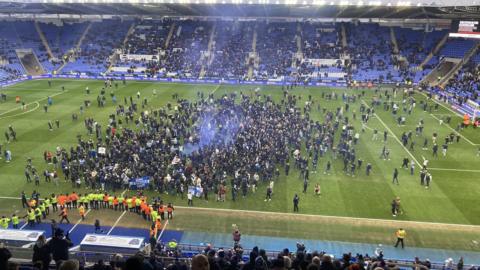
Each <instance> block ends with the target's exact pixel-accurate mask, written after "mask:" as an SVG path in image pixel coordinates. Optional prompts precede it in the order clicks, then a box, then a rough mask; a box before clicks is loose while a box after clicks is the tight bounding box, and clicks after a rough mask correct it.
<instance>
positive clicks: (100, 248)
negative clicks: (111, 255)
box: [80, 234, 145, 254]
mask: <svg viewBox="0 0 480 270" xmlns="http://www.w3.org/2000/svg"><path fill="white" fill-rule="evenodd" d="M144 241H145V239H144V238H142V237H129V236H118V235H103V234H87V235H85V237H84V238H83V240H82V242H80V251H90V252H112V251H115V252H116V253H121V254H135V253H137V252H139V251H141V250H142V249H143V248H144V246H145V243H144Z"/></svg>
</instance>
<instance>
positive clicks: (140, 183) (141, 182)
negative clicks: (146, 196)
mask: <svg viewBox="0 0 480 270" xmlns="http://www.w3.org/2000/svg"><path fill="white" fill-rule="evenodd" d="M149 184H150V177H149V176H144V177H139V178H132V179H130V181H128V185H129V187H130V189H144V188H146V187H148V185H149Z"/></svg>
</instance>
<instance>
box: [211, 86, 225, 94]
mask: <svg viewBox="0 0 480 270" xmlns="http://www.w3.org/2000/svg"><path fill="white" fill-rule="evenodd" d="M220 86H222V84H219V85H217V87H215V89H214V90H213V91H212V92H211V93H210V94H215V92H217V90H218V89H219V88H220Z"/></svg>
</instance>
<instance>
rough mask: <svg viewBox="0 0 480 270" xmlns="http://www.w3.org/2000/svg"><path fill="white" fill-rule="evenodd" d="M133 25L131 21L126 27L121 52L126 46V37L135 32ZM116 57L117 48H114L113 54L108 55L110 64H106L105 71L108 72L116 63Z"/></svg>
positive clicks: (134, 24) (117, 55)
mask: <svg viewBox="0 0 480 270" xmlns="http://www.w3.org/2000/svg"><path fill="white" fill-rule="evenodd" d="M135 26H136V23H135V22H132V24H131V25H130V28H128V31H127V34H126V35H125V38H124V39H123V42H122V53H123V52H124V51H125V47H126V46H127V42H128V39H129V38H130V36H131V35H132V34H133V32H135ZM118 59H119V52H118V50H114V51H113V54H112V55H110V57H109V62H110V65H108V68H107V71H106V73H109V72H110V71H111V70H112V68H113V67H114V66H115V64H117V61H118Z"/></svg>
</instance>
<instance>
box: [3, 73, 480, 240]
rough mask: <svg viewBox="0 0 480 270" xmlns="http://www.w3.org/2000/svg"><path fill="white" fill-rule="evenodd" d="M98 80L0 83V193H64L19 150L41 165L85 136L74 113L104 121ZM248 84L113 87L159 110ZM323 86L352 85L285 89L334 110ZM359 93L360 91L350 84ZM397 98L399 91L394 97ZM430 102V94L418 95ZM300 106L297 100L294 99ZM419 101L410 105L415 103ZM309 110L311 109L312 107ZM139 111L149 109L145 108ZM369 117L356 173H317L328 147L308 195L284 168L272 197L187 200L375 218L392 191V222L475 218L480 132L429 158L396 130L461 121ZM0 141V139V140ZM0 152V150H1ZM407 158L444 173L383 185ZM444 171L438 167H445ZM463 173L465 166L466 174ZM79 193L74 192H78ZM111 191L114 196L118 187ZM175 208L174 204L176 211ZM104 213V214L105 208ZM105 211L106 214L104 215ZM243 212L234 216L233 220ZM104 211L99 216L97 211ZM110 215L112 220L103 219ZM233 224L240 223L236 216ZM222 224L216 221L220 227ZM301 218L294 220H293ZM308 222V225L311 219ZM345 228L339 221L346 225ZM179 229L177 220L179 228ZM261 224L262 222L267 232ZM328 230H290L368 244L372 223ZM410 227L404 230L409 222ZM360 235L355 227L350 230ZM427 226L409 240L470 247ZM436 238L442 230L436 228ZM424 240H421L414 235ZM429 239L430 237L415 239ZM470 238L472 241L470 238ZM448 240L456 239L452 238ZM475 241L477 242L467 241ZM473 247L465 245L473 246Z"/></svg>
mask: <svg viewBox="0 0 480 270" xmlns="http://www.w3.org/2000/svg"><path fill="white" fill-rule="evenodd" d="M61 86H65V89H66V91H65V92H63V91H62V90H61ZM86 86H89V88H90V89H91V94H90V95H89V96H87V95H86V94H85V87H86ZM102 86H103V82H102V81H87V80H54V81H53V85H52V87H48V84H47V82H46V81H44V80H38V81H29V82H25V83H20V84H17V85H15V86H11V87H8V88H6V89H3V90H2V91H3V92H5V93H6V94H7V95H8V100H7V102H4V103H0V128H1V129H0V131H2V132H3V131H4V130H7V127H8V125H9V124H12V125H13V126H14V128H15V130H16V131H17V137H18V141H17V142H11V143H9V144H6V143H4V142H3V145H4V147H7V148H8V149H10V150H11V151H12V154H13V161H12V162H11V163H5V162H4V161H3V160H2V161H1V162H0V172H1V178H0V196H10V197H18V196H19V194H20V192H21V191H22V190H25V191H26V192H27V193H31V191H32V190H33V189H37V191H39V192H40V193H41V194H42V196H43V195H46V194H48V193H52V192H55V193H61V192H70V191H72V187H71V185H70V184H69V183H64V182H62V183H61V185H60V186H59V187H56V186H53V184H47V183H44V182H43V179H42V182H41V185H40V187H35V186H34V185H33V184H27V183H26V182H25V178H24V176H23V169H24V166H25V165H26V159H27V158H28V157H32V158H33V163H34V165H35V166H36V167H37V169H38V170H39V172H42V171H43V170H44V169H45V168H47V167H48V166H50V165H48V164H46V163H45V162H44V161H43V151H45V150H50V151H54V149H55V147H56V146H62V147H66V148H70V146H74V145H76V142H77V138H76V137H77V135H78V134H81V135H82V136H83V137H84V138H86V137H88V135H87V133H86V130H85V128H84V124H83V119H84V118H85V117H93V118H94V119H95V120H96V121H98V122H100V123H103V126H105V123H106V120H107V118H108V115H109V114H111V113H114V109H115V105H114V104H112V102H111V100H110V99H109V95H108V94H109V92H110V89H108V90H107V106H106V107H104V108H98V107H97V106H96V102H95V99H96V96H97V95H98V93H99V91H100V89H101V87H102ZM253 88H256V87H248V86H225V85H221V86H218V85H189V84H165V83H164V84H158V83H151V82H128V84H127V85H126V86H123V85H120V86H119V88H118V89H115V88H113V91H114V92H115V94H116V96H117V98H118V103H120V104H121V103H123V98H124V97H127V98H128V97H130V96H133V97H134V99H135V98H136V97H135V95H136V93H137V91H140V92H141V98H142V99H143V98H144V97H147V98H148V101H149V105H148V106H149V107H150V108H158V107H161V106H164V105H165V104H167V103H168V102H173V99H172V98H171V95H172V94H173V93H175V92H176V93H178V94H179V95H180V97H181V98H186V99H189V100H194V99H196V93H197V91H201V92H204V93H212V92H213V93H214V94H215V95H216V96H220V95H222V94H225V93H230V92H231V91H237V92H240V91H243V92H244V93H253V90H252V89H253ZM153 89H156V92H157V95H156V96H155V97H154V96H153ZM332 91H335V92H337V93H338V94H340V95H341V93H343V92H346V93H349V94H352V93H354V92H355V90H346V89H330V88H306V89H303V88H297V89H295V90H293V91H291V92H292V93H293V94H296V95H301V96H302V100H303V101H305V100H306V98H307V97H308V95H312V97H313V99H314V100H315V101H316V102H320V106H321V107H322V108H327V109H328V110H335V109H336V108H337V107H340V106H343V103H342V101H341V98H340V97H339V99H338V100H333V101H326V100H324V99H322V98H321V94H322V92H324V93H330V92H332ZM260 93H261V94H266V95H271V96H272V97H273V98H274V99H276V100H280V99H281V96H282V95H283V93H282V91H281V89H280V87H274V86H265V87H261V90H260ZM357 93H359V91H357ZM17 95H18V96H20V97H21V98H22V100H24V101H25V102H26V103H27V104H28V106H27V109H26V110H24V111H22V110H20V109H19V105H18V104H16V103H15V102H14V97H15V96H17ZM373 95H374V93H373V91H369V90H367V91H366V95H365V97H363V99H364V100H365V102H366V103H368V104H369V103H370V100H371V98H372V96H373ZM47 96H52V97H53V106H51V107H50V108H49V110H48V113H44V112H43V105H44V104H45V103H46V98H47ZM416 98H417V101H420V100H425V97H424V96H422V95H420V94H416ZM85 99H90V100H91V101H92V103H93V105H92V106H91V107H90V108H88V109H86V110H85V112H84V114H83V115H80V117H79V120H78V121H76V122H74V121H72V120H71V114H72V113H74V112H76V113H79V108H80V105H82V104H83V101H84V100H85ZM397 100H400V97H398V98H397ZM427 102H429V103H432V101H427ZM299 104H300V106H301V104H302V102H300V103H299ZM360 104H361V103H360V101H357V102H356V103H354V104H351V106H350V112H349V113H348V116H349V118H350V119H351V118H352V111H356V112H357V118H359V117H360V115H359V106H360ZM417 104H418V102H417ZM314 107H316V106H314ZM147 109H148V108H147ZM376 113H377V115H378V117H377V118H372V119H371V120H370V121H369V123H368V127H369V129H367V131H366V132H365V133H362V134H361V136H360V141H359V144H358V146H357V147H356V149H357V157H359V158H362V159H363V161H364V165H363V168H362V169H361V170H360V171H357V175H356V176H355V177H351V176H347V175H345V174H344V173H343V172H342V167H343V163H342V162H341V161H340V160H336V161H334V162H333V170H332V174H331V175H324V174H323V173H322V172H323V168H324V166H325V164H326V162H327V160H329V159H330V160H331V156H330V154H328V155H327V156H326V157H323V158H320V160H319V165H318V173H312V174H310V185H309V192H308V193H307V194H301V191H302V187H303V181H301V180H300V175H299V172H298V171H296V170H291V174H290V175H289V176H288V177H286V176H285V175H284V174H283V171H282V175H281V177H280V179H279V181H278V182H277V183H276V184H275V188H274V196H273V200H272V201H271V202H264V201H263V198H264V196H265V194H264V193H265V192H264V191H265V185H263V184H262V185H261V186H260V188H259V190H258V191H257V193H256V194H251V193H250V194H249V195H248V196H247V197H246V198H241V197H240V198H238V200H237V201H236V202H232V201H231V200H230V196H229V195H230V194H229V193H227V201H226V202H225V203H218V202H215V201H214V199H213V198H214V196H213V194H210V201H209V202H205V201H203V200H197V199H196V200H195V206H199V207H214V208H231V209H245V210H258V211H274V212H291V210H292V209H291V208H292V203H291V201H292V198H293V195H294V194H295V193H298V194H301V195H300V196H301V202H300V210H301V213H306V214H318V215H332V216H348V217H363V218H378V219H393V218H392V216H391V214H390V206H389V204H390V202H391V200H392V199H393V198H394V197H395V196H400V197H401V199H402V206H403V208H404V209H405V213H404V215H402V216H399V217H397V218H396V219H398V220H411V221H427V222H441V223H459V224H475V225H480V208H479V207H478V202H479V199H478V194H479V193H480V192H479V191H480V186H479V185H478V183H477V181H478V179H480V178H479V177H478V173H479V171H477V170H478V162H479V160H480V158H479V157H477V156H476V153H477V148H478V145H477V144H478V143H479V139H478V138H479V136H478V132H479V131H480V130H472V129H470V130H465V131H461V133H462V135H463V136H465V137H466V138H467V139H469V141H470V142H469V141H467V140H465V139H463V138H462V139H461V140H460V142H459V143H458V144H457V143H454V144H453V145H451V146H450V147H449V150H448V154H447V156H446V157H442V156H441V154H440V155H439V157H438V158H432V157H431V150H428V151H423V150H421V144H422V142H423V137H418V138H416V139H415V140H416V149H415V151H413V152H411V153H410V152H408V151H407V150H406V149H404V148H403V147H402V146H401V144H400V143H399V142H397V140H396V139H395V137H397V138H399V137H400V135H401V133H402V132H404V131H409V130H412V131H414V129H415V125H416V124H417V122H418V121H419V120H420V119H423V120H424V121H425V130H424V135H425V136H427V137H428V138H429V139H430V138H431V135H432V133H433V132H437V133H438V134H439V141H440V142H443V138H444V137H445V136H446V135H447V134H449V133H450V132H452V130H451V128H450V127H449V126H447V125H445V124H444V125H439V121H438V120H437V119H436V118H435V117H437V118H438V117H441V116H445V115H451V116H452V118H453V120H452V123H451V127H453V128H455V127H456V123H458V122H460V121H461V118H460V117H457V116H455V115H454V114H453V112H451V111H449V110H447V109H445V108H443V107H440V108H439V110H438V111H433V112H432V114H430V112H423V111H422V110H421V108H420V106H417V108H416V109H415V110H414V112H413V114H412V115H410V116H408V117H407V124H406V126H403V127H399V126H397V124H396V120H395V118H394V117H393V116H392V115H391V112H385V111H383V109H382V108H381V107H378V108H376ZM311 117H312V118H313V119H317V120H322V118H323V113H322V112H321V111H317V110H316V109H314V110H313V112H312V113H311ZM57 119H58V120H60V128H59V129H54V131H49V130H48V126H47V122H48V120H52V122H53V121H55V120H57ZM354 125H355V128H356V129H358V130H359V129H360V124H359V123H355V124H354ZM371 129H378V130H379V133H380V136H379V137H382V136H381V133H383V131H384V130H389V131H391V132H393V134H389V138H388V140H387V146H388V148H389V149H391V160H390V161H384V160H381V159H379V155H380V152H381V149H382V147H383V142H382V140H379V141H376V142H372V141H371V137H372V130H371ZM0 141H3V138H2V140H0ZM4 149H5V148H4ZM412 156H413V157H414V158H415V159H416V160H417V161H419V162H420V163H421V162H422V160H423V159H422V156H423V157H425V158H428V159H429V160H430V163H429V167H431V168H439V169H443V170H432V175H433V182H432V185H431V188H430V189H428V190H426V189H425V188H423V187H422V186H420V184H419V176H418V166H417V168H416V173H415V175H414V176H410V175H409V173H408V171H407V170H400V176H399V178H400V185H398V186H397V185H393V184H391V178H392V173H393V169H394V168H400V165H401V161H402V159H403V158H404V157H408V158H410V159H411V158H412ZM368 162H370V163H372V165H373V174H372V175H370V176H369V177H367V176H365V172H364V167H365V165H366V164H367V163H368ZM445 169H447V170H445ZM469 170H472V171H469ZM315 183H320V184H321V187H322V196H321V197H316V196H314V195H313V186H314V184H315ZM84 191H85V190H80V191H79V192H80V193H82V192H84ZM120 193H121V191H118V192H117V194H120ZM149 194H150V195H157V194H155V193H154V192H149ZM162 199H164V200H165V201H171V202H173V203H174V204H175V205H186V199H185V200H182V199H181V198H180V197H177V196H170V195H162ZM1 202H2V204H1V206H0V214H8V215H9V214H11V213H12V212H13V211H14V210H16V209H17V210H18V207H19V202H18V201H14V200H7V199H4V200H1ZM179 211H181V210H179ZM108 215H110V214H108ZM108 215H107V216H108ZM241 216H242V215H239V217H238V219H240V218H241ZM106 218H108V217H106ZM112 219H113V220H115V217H112ZM231 219H235V218H229V219H228V221H225V222H220V223H219V225H220V226H221V228H218V230H219V231H223V230H227V231H228V230H229V228H230V226H231V223H235V222H230V221H233V220H231ZM247 220H250V221H251V222H252V224H255V221H256V219H255V218H248V217H247V218H245V219H244V221H247ZM299 222H300V225H298V226H300V227H299V228H300V231H303V232H305V231H306V232H309V231H310V230H305V229H303V228H306V227H308V226H310V225H312V224H309V223H303V222H302V221H299ZM195 223H196V225H188V226H186V225H183V228H185V229H191V230H195V229H197V230H204V229H205V228H209V227H211V226H213V225H215V224H212V221H211V220H210V219H209V218H199V222H195ZM236 223H240V221H238V222H236ZM222 224H223V226H222ZM302 224H303V225H302ZM312 226H313V225H312ZM345 226H346V227H345ZM180 227H182V226H179V228H180ZM248 228H249V229H248V230H249V231H248V232H245V231H244V233H250V234H261V235H276V232H278V231H280V230H284V229H285V228H289V226H285V224H284V223H283V222H281V221H272V223H271V224H269V225H268V226H267V228H264V227H263V226H259V228H258V229H256V226H252V225H250V226H248ZM269 228H270V229H269ZM328 228H329V229H328V231H329V233H328V236H327V235H315V234H314V233H313V231H311V233H299V234H298V237H302V236H305V237H307V236H308V237H310V238H311V237H314V238H319V239H332V238H333V239H337V240H345V241H357V242H362V241H365V242H371V241H377V240H378V239H377V238H376V237H373V239H372V235H377V233H374V232H378V231H379V230H380V229H378V228H377V229H375V228H373V227H371V226H370V227H369V226H364V227H359V228H356V227H353V225H351V224H344V225H342V226H339V225H338V226H330V227H328ZM391 229H392V228H388V227H385V228H384V229H381V230H380V231H381V232H382V233H381V234H382V235H383V234H384V232H387V231H389V230H391ZM412 229H413V228H412ZM286 230H287V231H288V233H287V234H286V235H287V236H290V237H296V233H295V232H298V231H299V230H298V228H296V229H294V228H292V230H289V229H286ZM360 230H361V231H362V233H357V232H358V231H360ZM426 231H428V230H425V229H423V231H420V232H419V233H418V237H412V238H414V239H415V238H417V239H418V240H415V243H414V245H417V246H436V245H437V244H438V247H440V244H441V243H444V244H445V245H447V246H449V247H451V248H459V249H471V247H470V248H469V244H468V240H469V239H470V240H473V239H472V238H473V236H472V235H470V234H468V233H466V232H465V234H464V235H465V238H461V239H460V240H459V241H461V244H454V243H452V242H451V240H452V239H458V235H459V233H453V232H450V233H451V237H442V239H444V240H442V241H439V240H436V239H435V234H434V233H433V232H434V230H431V232H432V233H430V236H428V233H425V232H426ZM442 235H443V234H442ZM422 237H423V238H422ZM424 237H429V239H431V241H430V240H428V241H427V240H426V238H425V239H424ZM389 238H391V234H388V233H387V234H386V235H385V236H384V239H385V240H386V239H389ZM477 240H478V239H477ZM454 242H455V243H457V242H458V241H454ZM475 248H477V247H475ZM475 248H473V249H475Z"/></svg>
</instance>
